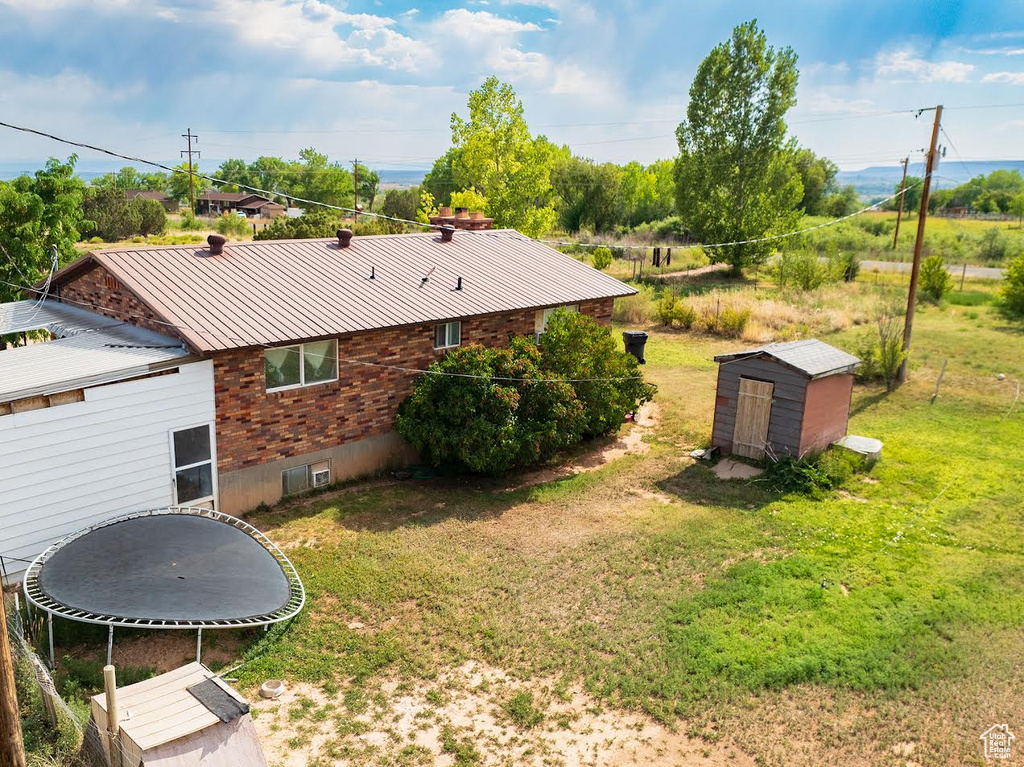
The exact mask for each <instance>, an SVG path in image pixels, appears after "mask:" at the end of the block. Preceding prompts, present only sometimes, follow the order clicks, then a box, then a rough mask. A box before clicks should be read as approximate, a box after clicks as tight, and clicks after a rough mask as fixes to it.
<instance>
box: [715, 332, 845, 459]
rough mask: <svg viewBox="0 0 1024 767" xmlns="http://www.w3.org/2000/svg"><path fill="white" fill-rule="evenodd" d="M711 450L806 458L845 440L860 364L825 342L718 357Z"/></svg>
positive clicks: (790, 344) (771, 346)
mask: <svg viewBox="0 0 1024 767" xmlns="http://www.w3.org/2000/svg"><path fill="white" fill-rule="evenodd" d="M715 362H717V363H719V366H718V388H717V396H716V397H715V425H714V429H713V430H712V435H711V446H712V447H718V448H720V449H721V450H722V451H723V452H725V453H735V454H736V455H742V456H745V457H747V458H762V457H764V455H765V453H766V452H768V453H771V454H774V455H794V456H798V457H802V456H804V455H806V454H808V453H811V452H814V451H816V450H823V449H824V448H826V447H828V446H829V445H831V444H832V443H833V442H835V441H836V440H838V439H841V438H842V437H844V436H846V426H847V421H848V419H849V416H850V396H851V394H852V392H853V370H854V368H855V367H857V365H858V364H860V360H859V359H857V358H856V357H854V356H853V355H852V354H847V353H846V352H844V351H842V350H841V349H836V348H835V347H834V346H829V345H828V344H826V343H823V342H822V341H818V340H816V339H810V340H806V341H791V342H788V343H783V344H768V345H767V346H759V347H757V348H755V349H747V350H745V351H740V352H734V353H732V354H720V355H718V356H717V357H715Z"/></svg>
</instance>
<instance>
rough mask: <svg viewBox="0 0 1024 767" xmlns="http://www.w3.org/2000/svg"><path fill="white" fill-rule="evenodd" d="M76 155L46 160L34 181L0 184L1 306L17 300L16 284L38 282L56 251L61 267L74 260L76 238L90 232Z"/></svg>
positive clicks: (30, 178) (25, 179)
mask: <svg viewBox="0 0 1024 767" xmlns="http://www.w3.org/2000/svg"><path fill="white" fill-rule="evenodd" d="M77 159H78V158H77V157H76V156H75V155H71V156H70V157H69V158H68V160H67V162H63V163H62V162H61V161H60V160H57V159H55V158H52V157H51V158H50V159H49V160H48V161H47V163H46V166H45V167H44V168H43V169H42V170H39V171H36V173H35V175H34V176H19V177H18V178H16V179H14V180H12V181H8V182H3V181H0V302H5V301H15V300H18V299H19V298H21V297H22V291H21V289H20V288H18V287H15V286H17V285H33V284H35V283H36V282H38V281H39V280H41V279H42V278H43V277H44V276H45V274H46V271H47V270H48V269H49V267H50V264H51V263H52V253H53V249H54V248H56V249H57V257H58V261H59V263H60V264H66V263H68V262H69V261H71V260H73V259H74V258H75V257H76V256H77V255H78V252H77V251H76V250H75V243H76V242H78V240H80V239H81V233H82V232H87V231H89V230H90V229H92V226H93V225H92V222H91V221H89V220H88V219H86V218H85V215H84V214H83V213H82V200H83V198H84V196H85V183H84V182H83V181H82V180H81V179H80V178H79V177H78V176H76V175H75V162H76V161H77Z"/></svg>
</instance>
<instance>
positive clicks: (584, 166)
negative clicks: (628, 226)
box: [551, 157, 623, 232]
mask: <svg viewBox="0 0 1024 767" xmlns="http://www.w3.org/2000/svg"><path fill="white" fill-rule="evenodd" d="M622 175H623V174H622V170H621V169H620V168H619V167H618V166H617V165H614V164H612V163H604V164H602V165H598V164H596V163H595V162H594V161H593V160H587V159H583V158H581V157H568V158H566V159H565V160H561V161H560V162H558V163H557V164H556V165H555V167H554V168H553V169H552V171H551V186H552V187H553V188H554V190H555V194H556V195H557V197H558V199H559V205H558V215H559V219H560V222H561V225H562V227H563V228H565V229H566V230H567V231H570V232H578V231H579V230H580V229H582V228H584V227H586V228H588V229H591V230H593V231H595V232H604V231H608V230H609V229H612V228H613V227H614V226H615V224H616V223H618V220H619V195H620V190H621V187H622Z"/></svg>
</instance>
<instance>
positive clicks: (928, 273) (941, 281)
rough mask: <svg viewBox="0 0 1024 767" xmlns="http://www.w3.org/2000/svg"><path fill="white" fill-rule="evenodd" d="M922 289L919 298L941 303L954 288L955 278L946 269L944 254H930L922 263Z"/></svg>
mask: <svg viewBox="0 0 1024 767" xmlns="http://www.w3.org/2000/svg"><path fill="white" fill-rule="evenodd" d="M920 281H921V290H920V293H919V294H918V299H919V300H923V301H931V302H932V303H933V304H937V303H939V302H940V301H941V300H942V299H943V298H945V297H946V295H947V294H948V293H950V292H951V291H952V290H953V278H952V277H950V275H949V272H948V271H946V265H945V263H944V262H943V261H942V256H928V258H926V259H925V260H924V261H923V262H922V263H921V275H920Z"/></svg>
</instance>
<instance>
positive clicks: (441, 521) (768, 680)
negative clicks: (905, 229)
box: [239, 289, 1024, 765]
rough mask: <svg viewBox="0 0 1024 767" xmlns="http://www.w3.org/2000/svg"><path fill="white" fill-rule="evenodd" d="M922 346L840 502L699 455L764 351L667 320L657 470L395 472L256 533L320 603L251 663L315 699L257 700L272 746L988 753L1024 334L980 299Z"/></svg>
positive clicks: (708, 754) (286, 749) (929, 757)
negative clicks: (397, 477)
mask: <svg viewBox="0 0 1024 767" xmlns="http://www.w3.org/2000/svg"><path fill="white" fill-rule="evenodd" d="M973 292H976V293H982V294H984V293H985V292H986V291H985V290H983V289H982V290H975V291H973ZM954 300H955V299H954ZM964 304H966V305H964ZM915 328H916V335H915V356H914V365H913V367H912V379H911V381H910V382H909V383H908V384H907V385H905V386H904V387H903V388H902V389H900V390H899V391H897V392H896V393H894V394H891V395H886V394H885V393H884V391H883V390H881V389H879V388H878V387H875V386H858V387H856V389H855V393H854V404H853V413H852V419H851V430H852V431H853V432H855V433H858V434H864V435H868V436H873V437H877V438H879V439H881V440H883V442H884V443H885V450H884V454H883V459H882V461H881V462H880V463H879V464H878V465H877V466H875V468H874V469H873V470H872V471H871V472H870V474H868V475H867V476H863V477H855V478H854V479H852V480H850V481H849V482H848V483H847V485H846V486H845V487H844V488H843V489H842V490H840V491H838V492H835V493H833V494H831V495H829V496H828V497H827V498H826V499H825V500H822V501H813V500H811V499H809V498H807V497H803V496H783V497H779V496H777V495H773V494H772V493H770V492H768V491H767V490H766V489H765V487H764V485H763V483H759V482H757V481H754V482H749V481H743V482H735V481H734V482H724V481H721V480H718V479H717V478H715V477H714V475H713V474H712V473H711V472H710V471H709V470H708V469H707V468H706V467H705V466H701V465H695V464H694V462H693V461H692V460H691V459H690V458H689V457H688V453H689V450H690V449H692V448H693V447H695V446H698V445H701V444H704V443H706V440H707V438H708V435H709V432H710V425H711V408H712V402H713V398H714V393H713V386H714V380H715V373H716V371H715V366H714V364H713V363H712V362H711V357H712V356H713V355H714V354H715V353H717V352H719V351H723V350H727V349H732V348H736V347H737V345H742V342H737V341H723V340H721V339H711V338H708V337H704V336H698V335H695V334H690V333H687V332H683V331H672V330H664V329H657V328H651V333H652V336H651V340H650V342H649V345H648V365H647V367H646V369H645V370H646V373H647V374H648V376H649V378H650V379H651V380H652V381H654V382H656V383H657V384H658V386H659V393H658V396H657V399H656V405H657V410H658V414H659V415H658V419H657V424H656V426H655V427H654V428H653V429H652V430H651V432H650V433H649V434H648V435H647V436H646V437H645V440H646V442H645V443H644V444H645V448H646V450H645V451H643V452H636V453H633V454H627V455H624V456H622V457H619V458H616V459H615V460H613V461H610V462H608V463H606V464H605V465H603V466H601V467H599V468H597V469H596V470H593V471H586V472H581V473H577V474H570V475H568V476H558V477H557V478H555V479H552V478H551V476H550V475H549V474H534V475H525V476H515V477H509V478H505V479H501V480H493V479H477V478H468V479H465V478H464V479H452V478H439V479H435V480H427V481H407V482H398V481H394V480H390V479H379V480H370V481H366V482H361V483H356V484H353V485H351V486H348V487H346V488H343V489H341V490H339V491H337V492H332V493H331V494H328V495H324V496H320V497H316V498H313V499H307V500H299V501H295V502H291V503H288V504H285V505H282V506H280V507H278V508H275V509H272V510H270V511H266V512H262V513H259V514H256V515H254V516H252V517H250V518H249V521H252V522H253V523H254V524H256V525H257V526H258V527H260V528H261V529H263V530H265V531H267V532H268V534H269V535H270V536H271V538H273V539H274V540H275V541H276V542H278V543H280V544H281V545H282V546H284V547H285V548H286V550H287V553H288V554H289V556H290V557H291V558H292V560H293V562H294V563H295V565H296V567H297V568H298V569H299V572H300V573H301V575H302V577H303V579H304V581H305V583H306V586H307V588H308V591H309V602H308V606H307V608H306V610H305V611H304V613H303V614H302V615H301V616H300V617H299V618H298V619H297V620H296V621H295V622H294V623H293V624H292V625H291V626H289V627H287V628H286V629H275V630H273V631H272V632H270V634H269V635H267V636H266V637H265V638H264V639H262V640H261V641H259V642H257V643H256V644H255V645H254V646H252V647H251V648H250V650H249V651H248V655H247V658H248V660H249V661H250V662H249V663H248V665H247V666H245V667H244V668H243V669H242V670H241V671H240V672H239V674H240V676H239V684H240V685H241V686H242V687H243V688H246V689H248V690H250V691H251V690H252V688H253V686H254V685H256V684H258V683H259V682H261V681H263V680H264V679H267V678H269V677H283V678H285V679H287V680H288V681H289V683H290V684H291V685H292V688H293V697H292V698H290V699H287V700H285V701H284V702H278V703H275V704H267V703H261V704H259V705H257V706H256V710H257V715H258V718H257V722H258V723H261V722H262V724H261V726H262V727H264V734H265V735H266V736H267V737H268V738H269V739H270V740H271V741H273V740H274V738H278V739H279V740H280V743H278V745H277V746H275V747H271V748H270V750H271V752H272V753H274V754H276V755H277V757H276V758H279V760H280V761H281V763H287V764H306V763H307V762H308V763H309V764H332V763H335V762H336V761H344V760H348V761H349V762H350V763H353V764H364V763H382V764H398V763H426V764H429V763H432V761H431V760H432V759H433V758H434V756H437V755H441V758H443V759H447V760H448V761H449V763H456V764H471V763H476V762H480V761H485V762H487V763H491V762H493V763H522V762H527V763H530V762H535V763H538V764H547V763H552V764H558V763H563V762H566V763H574V760H575V759H576V757H569V756H566V755H567V754H574V753H578V752H577V751H573V748H577V747H578V744H576V745H570V744H569V742H568V741H567V740H565V738H564V737H563V736H565V734H566V733H569V734H571V735H572V737H573V738H576V739H579V740H580V742H585V741H586V732H588V731H591V730H594V728H595V727H597V728H598V730H597V731H600V732H606V734H607V733H611V734H610V735H607V738H605V740H604V741H601V743H600V744H599V743H597V742H596V741H595V742H594V743H589V745H588V746H587V747H588V748H591V747H592V748H593V753H592V754H591V756H592V757H593V759H594V760H595V761H596V763H605V762H602V761H601V759H600V757H601V756H602V754H604V755H607V754H610V753H611V752H612V751H614V750H615V748H620V747H624V745H623V744H625V743H628V742H629V741H630V739H631V738H634V739H636V744H633V745H632V746H630V747H631V748H634V747H635V749H641V750H639V751H637V750H634V751H631V752H630V753H631V754H632V755H633V756H632V758H634V759H638V760H641V759H642V760H647V761H650V760H655V761H657V760H658V759H659V758H660V759H668V757H667V756H666V755H667V754H669V753H676V752H675V751H672V750H671V749H672V748H675V747H678V748H679V749H680V750H679V752H678V753H683V751H684V750H686V749H690V750H691V751H693V754H694V757H693V758H694V759H696V760H698V761H694V762H692V763H695V764H696V763H717V762H716V761H715V760H716V759H722V760H725V761H724V762H723V763H735V764H746V763H751V764H754V763H756V764H780V765H781V764H822V763H845V764H903V763H904V762H905V761H906V760H907V759H912V760H913V761H914V762H917V763H921V764H952V763H957V764H961V763H965V762H966V763H980V762H981V757H980V741H979V740H978V735H979V734H980V733H981V732H982V731H984V730H985V729H987V728H988V727H989V726H990V725H991V724H993V723H996V722H1000V723H1001V722H1004V721H1009V722H1010V723H1011V729H1012V727H1013V722H1014V721H1015V719H1014V716H1013V715H1014V714H1015V713H1019V712H1020V711H1021V710H1024V679H1022V671H1021V666H1020V664H1019V660H1018V659H1019V656H1020V653H1021V649H1022V647H1024V641H1022V640H1024V588H1022V587H1024V538H1022V536H1021V524H1022V522H1024V502H1022V500H1021V498H1020V495H1019V486H1020V480H1021V477H1024V442H1022V440H1021V438H1020V435H1021V425H1022V421H1024V417H1022V415H1021V411H1022V410H1024V403H1017V405H1016V406H1013V402H1014V396H1015V393H1016V391H1017V385H1018V382H1020V381H1021V379H1022V378H1024V333H1021V332H1020V330H1019V329H1014V328H1010V327H1007V326H1006V325H1005V323H1004V322H1003V321H1002V320H1000V319H999V318H998V317H997V316H996V315H995V314H994V312H993V309H992V308H991V306H990V305H988V304H987V303H986V302H985V301H981V300H979V301H975V300H973V299H970V300H968V299H967V298H964V299H963V302H962V303H960V302H957V303H954V302H951V303H950V304H948V305H946V306H944V307H942V308H928V309H925V310H923V311H922V312H921V313H920V314H919V315H918V319H917V322H916V325H915ZM866 332H869V328H868V327H867V326H855V327H848V328H846V329H843V330H841V331H839V332H836V333H833V334H832V335H830V336H827V339H828V340H829V341H830V342H833V343H835V344H837V345H840V346H845V347H847V348H850V349H856V348H857V345H858V343H859V341H860V338H861V337H862V336H863V335H864V334H865V333H866ZM947 359H948V360H949V364H948V368H947V371H946V374H945V377H944V379H943V383H942V388H941V391H940V395H939V397H938V398H937V399H936V400H935V402H934V404H930V400H931V395H932V393H933V391H934V388H935V381H936V378H937V376H938V371H939V369H940V368H941V366H942V363H943V361H944V360H947ZM998 373H1002V374H1004V375H1005V379H1004V380H1002V381H999V380H997V374H998ZM556 473H557V472H556ZM470 700H472V701H474V703H473V705H474V706H476V708H473V707H470V706H469V704H468V703H467V701H470ZM413 711H414V712H415V713H410V712H413ZM474 712H475V713H474ZM609 716H613V718H614V717H618V718H617V719H615V720H614V722H613V723H612V724H609V723H608V722H609V721H610V720H608V717H609ZM403 717H404V718H403ZM602 717H603V719H602ZM600 722H605V724H600ZM582 725H586V727H583V726H582ZM613 725H614V726H613ZM1018 726H1019V724H1018ZM600 727H607V728H608V729H606V730H600ZM616 727H617V728H618V729H616ZM588 728H589V729H588ZM645 728H646V729H645ZM560 733H561V735H560ZM630 733H633V734H632V735H631V734H630ZM652 733H653V734H652ZM559 737H562V738H563V739H562V740H559ZM565 737H568V736H565ZM659 739H660V740H659ZM613 741H614V742H615V744H616V745H615V746H614V747H613V745H612V744H613ZM573 743H576V741H575V740H573ZM641 743H642V747H643V748H650V749H653V750H651V751H643V750H642V748H641V745H637V744H641ZM602 744H603V745H602ZM652 744H653V745H652ZM275 749H276V750H275ZM588 753H590V752H588ZM616 753H618V752H616ZM588 758H590V757H588ZM702 758H707V759H710V760H711V761H709V762H701V761H699V759H702ZM623 759H625V757H623ZM619 763H624V762H622V761H620V762H619ZM676 763H690V762H686V761H685V759H683V757H678V761H677V762H676Z"/></svg>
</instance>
